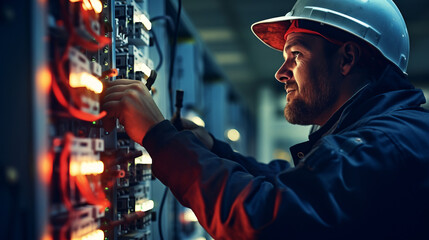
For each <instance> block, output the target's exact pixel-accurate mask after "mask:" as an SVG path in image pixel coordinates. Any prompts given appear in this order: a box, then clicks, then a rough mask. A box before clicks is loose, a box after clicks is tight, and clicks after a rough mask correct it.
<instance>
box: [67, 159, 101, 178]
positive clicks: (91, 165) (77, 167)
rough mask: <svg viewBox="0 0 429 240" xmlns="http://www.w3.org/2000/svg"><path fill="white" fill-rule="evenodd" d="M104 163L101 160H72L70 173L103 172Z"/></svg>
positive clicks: (93, 173) (72, 174)
mask: <svg viewBox="0 0 429 240" xmlns="http://www.w3.org/2000/svg"><path fill="white" fill-rule="evenodd" d="M103 171H104V163H103V162H102V161H82V162H78V161H72V162H71V163H70V175H71V176H78V175H97V174H100V173H103Z"/></svg>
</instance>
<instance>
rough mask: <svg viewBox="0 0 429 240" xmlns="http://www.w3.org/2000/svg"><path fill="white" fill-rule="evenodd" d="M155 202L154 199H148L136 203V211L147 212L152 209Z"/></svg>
mask: <svg viewBox="0 0 429 240" xmlns="http://www.w3.org/2000/svg"><path fill="white" fill-rule="evenodd" d="M154 205H155V204H154V202H153V201H152V200H147V201H144V202H142V203H141V204H136V211H142V212H147V211H149V210H152V209H153V207H154Z"/></svg>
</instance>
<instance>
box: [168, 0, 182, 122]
mask: <svg viewBox="0 0 429 240" xmlns="http://www.w3.org/2000/svg"><path fill="white" fill-rule="evenodd" d="M178 2H179V6H178V9H177V16H176V28H175V29H174V32H175V33H174V39H173V45H172V46H173V47H172V49H171V55H170V56H171V59H170V72H169V77H168V93H169V96H170V112H171V113H172V114H173V112H174V106H173V73H174V61H175V60H176V49H177V38H178V36H179V26H180V14H181V13H182V0H178Z"/></svg>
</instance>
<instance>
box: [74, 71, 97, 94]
mask: <svg viewBox="0 0 429 240" xmlns="http://www.w3.org/2000/svg"><path fill="white" fill-rule="evenodd" d="M69 84H70V87H73V88H77V87H86V88H87V89H89V90H91V91H93V92H95V93H101V92H102V91H103V83H101V81H100V80H99V79H98V78H96V77H95V76H93V75H91V74H89V73H87V72H80V73H70V79H69Z"/></svg>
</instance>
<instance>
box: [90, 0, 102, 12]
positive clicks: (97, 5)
mask: <svg viewBox="0 0 429 240" xmlns="http://www.w3.org/2000/svg"><path fill="white" fill-rule="evenodd" d="M89 1H90V2H91V5H92V7H93V8H94V11H95V12H96V13H101V11H103V4H101V2H100V0H89Z"/></svg>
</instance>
